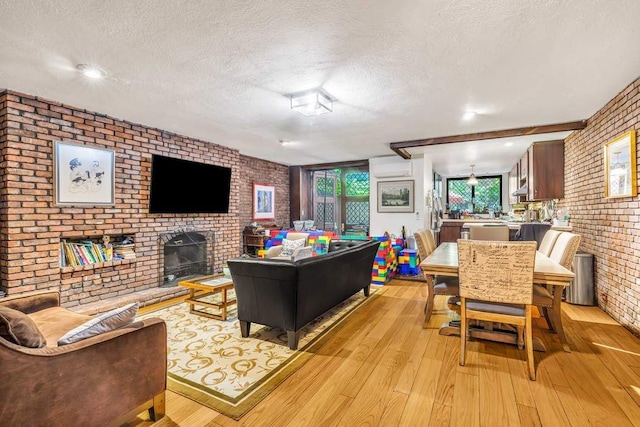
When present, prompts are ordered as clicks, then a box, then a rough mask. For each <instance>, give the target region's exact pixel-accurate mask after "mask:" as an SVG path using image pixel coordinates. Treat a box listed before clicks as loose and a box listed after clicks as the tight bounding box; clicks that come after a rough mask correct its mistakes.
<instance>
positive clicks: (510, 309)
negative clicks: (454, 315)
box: [467, 300, 524, 316]
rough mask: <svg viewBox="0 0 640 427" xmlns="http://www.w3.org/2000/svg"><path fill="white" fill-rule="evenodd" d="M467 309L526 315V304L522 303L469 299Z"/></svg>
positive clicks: (509, 314)
mask: <svg viewBox="0 0 640 427" xmlns="http://www.w3.org/2000/svg"><path fill="white" fill-rule="evenodd" d="M467 310H474V311H483V312H485V313H497V314H506V315H508V316H524V305H522V304H503V303H499V302H488V301H477V300H467Z"/></svg>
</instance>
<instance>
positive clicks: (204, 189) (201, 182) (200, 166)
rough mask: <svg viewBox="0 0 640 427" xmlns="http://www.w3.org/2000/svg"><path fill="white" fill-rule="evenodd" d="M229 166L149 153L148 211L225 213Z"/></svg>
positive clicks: (227, 203)
mask: <svg viewBox="0 0 640 427" xmlns="http://www.w3.org/2000/svg"><path fill="white" fill-rule="evenodd" d="M230 188H231V169H230V168H227V167H224V166H215V165H208V164H205V163H199V162H192V161H189V160H182V159H174V158H172V157H165V156H159V155H156V154H154V155H152V157H151V190H150V194H149V213H228V212H229V190H230Z"/></svg>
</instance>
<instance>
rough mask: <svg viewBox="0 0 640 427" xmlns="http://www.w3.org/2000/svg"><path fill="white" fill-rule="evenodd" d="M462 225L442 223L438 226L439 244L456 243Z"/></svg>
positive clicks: (458, 223)
mask: <svg viewBox="0 0 640 427" xmlns="http://www.w3.org/2000/svg"><path fill="white" fill-rule="evenodd" d="M462 225H463V224H462V223H461V222H450V221H444V222H443V223H442V225H441V226H440V238H439V242H438V244H440V243H444V242H456V241H458V239H459V238H460V233H461V232H462Z"/></svg>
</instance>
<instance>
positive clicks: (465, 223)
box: [442, 218, 573, 231]
mask: <svg viewBox="0 0 640 427" xmlns="http://www.w3.org/2000/svg"><path fill="white" fill-rule="evenodd" d="M442 222H443V223H449V224H451V225H461V226H462V228H469V227H478V226H483V225H485V224H506V225H508V226H509V229H510V230H520V225H522V224H527V223H526V222H514V221H505V220H503V219H491V218H474V219H449V218H447V219H443V220H442ZM536 224H537V223H536ZM551 229H552V230H558V231H572V230H573V227H571V226H570V225H568V226H560V225H552V226H551Z"/></svg>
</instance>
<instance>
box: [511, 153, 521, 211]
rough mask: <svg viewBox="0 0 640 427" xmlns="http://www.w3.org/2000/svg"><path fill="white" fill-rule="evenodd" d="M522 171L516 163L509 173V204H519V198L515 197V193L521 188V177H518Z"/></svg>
mask: <svg viewBox="0 0 640 427" xmlns="http://www.w3.org/2000/svg"><path fill="white" fill-rule="evenodd" d="M519 171H520V167H519V164H518V163H516V164H515V165H513V168H512V169H511V171H510V172H509V203H510V204H514V203H518V196H514V195H513V193H514V192H515V191H516V190H517V189H518V188H520V176H519V175H518V173H519Z"/></svg>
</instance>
